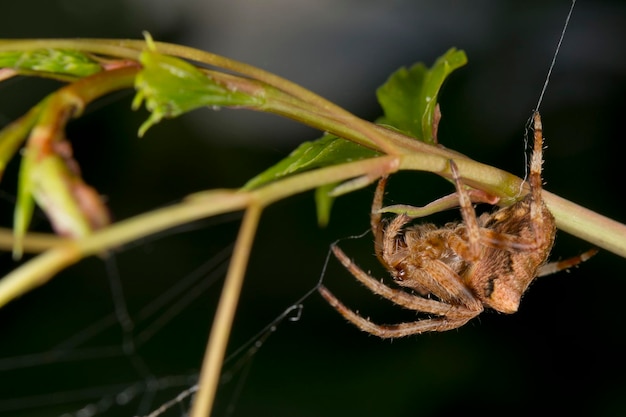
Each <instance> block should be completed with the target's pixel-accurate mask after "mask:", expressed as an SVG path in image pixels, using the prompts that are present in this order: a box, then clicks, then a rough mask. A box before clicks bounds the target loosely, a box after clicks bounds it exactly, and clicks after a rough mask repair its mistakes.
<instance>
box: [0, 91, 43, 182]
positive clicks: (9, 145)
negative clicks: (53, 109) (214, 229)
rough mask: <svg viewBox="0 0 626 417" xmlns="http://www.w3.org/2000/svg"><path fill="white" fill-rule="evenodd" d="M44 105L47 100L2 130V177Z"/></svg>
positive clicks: (0, 163) (0, 160)
mask: <svg viewBox="0 0 626 417" xmlns="http://www.w3.org/2000/svg"><path fill="white" fill-rule="evenodd" d="M44 105H45V100H44V101H43V102H41V103H40V104H38V105H37V106H35V107H33V108H32V109H30V110H29V112H28V113H26V114H25V115H24V116H22V117H20V118H19V119H17V120H16V121H14V122H12V123H10V124H9V125H7V126H5V127H4V128H3V129H2V130H0V178H2V174H4V169H5V168H6V166H7V164H8V163H9V161H10V160H11V158H13V156H14V155H15V152H17V150H18V148H19V147H20V145H21V144H22V142H24V139H26V136H27V135H28V132H30V130H31V129H32V127H33V126H34V125H35V123H36V122H37V118H38V117H39V114H40V113H41V109H42V107H43V106H44Z"/></svg>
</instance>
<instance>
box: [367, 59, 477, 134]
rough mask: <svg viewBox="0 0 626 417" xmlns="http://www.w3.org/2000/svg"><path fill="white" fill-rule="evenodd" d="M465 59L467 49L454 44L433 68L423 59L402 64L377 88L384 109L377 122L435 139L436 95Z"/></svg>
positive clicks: (465, 61)
mask: <svg viewBox="0 0 626 417" xmlns="http://www.w3.org/2000/svg"><path fill="white" fill-rule="evenodd" d="M466 63H467V57H466V55H465V52H463V51H459V50H457V49H455V48H452V49H450V50H448V52H446V53H445V54H444V55H443V56H441V57H440V58H439V59H437V61H436V62H435V64H434V65H433V66H432V68H430V69H428V68H426V66H424V64H422V63H419V64H415V65H413V66H412V67H411V68H409V69H407V68H404V67H403V68H400V69H399V70H397V71H396V72H395V73H393V74H392V75H391V77H390V78H389V79H388V80H387V82H386V83H385V84H384V85H383V86H381V87H380V88H379V89H378V90H377V91H376V95H377V97H378V101H379V103H380V105H381V106H382V108H383V112H384V116H383V117H382V118H380V119H379V120H378V121H377V122H378V123H380V124H386V125H390V126H393V127H395V128H396V129H399V130H400V131H402V132H403V133H405V134H407V135H409V136H413V137H415V138H418V139H420V140H421V141H424V142H426V143H435V142H436V138H435V137H434V136H433V118H434V115H435V108H436V106H437V95H438V94H439V90H440V89H441V86H442V85H443V82H444V81H445V79H446V78H447V77H448V75H450V73H452V71H454V70H455V69H457V68H459V67H462V66H463V65H465V64H466Z"/></svg>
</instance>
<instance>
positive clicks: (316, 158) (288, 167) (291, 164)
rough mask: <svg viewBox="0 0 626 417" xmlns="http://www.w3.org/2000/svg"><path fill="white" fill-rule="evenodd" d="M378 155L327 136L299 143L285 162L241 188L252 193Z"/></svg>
mask: <svg viewBox="0 0 626 417" xmlns="http://www.w3.org/2000/svg"><path fill="white" fill-rule="evenodd" d="M378 155H379V154H378V153H377V152H376V151H373V150H371V149H369V148H366V147H364V146H361V145H359V144H356V143H354V142H350V141H348V140H346V139H342V138H339V137H337V136H334V135H331V134H326V135H324V136H322V137H321V138H319V139H317V140H315V141H312V142H304V143H302V144H301V145H300V146H298V147H297V148H296V149H295V150H294V151H293V152H292V153H291V154H289V156H287V157H286V158H285V159H283V160H282V161H280V162H278V163H277V164H276V165H274V166H272V167H271V168H268V169H267V170H265V171H263V172H262V173H261V174H259V175H257V176H256V177H254V178H252V179H251V180H250V181H248V182H247V183H246V184H245V185H244V186H243V188H244V189H246V190H251V189H254V188H258V187H260V186H261V185H264V184H267V183H269V182H272V181H275V180H277V179H280V178H283V177H286V176H289V175H293V174H296V173H299V172H303V171H307V170H310V169H314V168H320V167H325V166H331V165H337V164H341V163H345V162H351V161H358V160H361V159H367V158H373V157H375V156H378Z"/></svg>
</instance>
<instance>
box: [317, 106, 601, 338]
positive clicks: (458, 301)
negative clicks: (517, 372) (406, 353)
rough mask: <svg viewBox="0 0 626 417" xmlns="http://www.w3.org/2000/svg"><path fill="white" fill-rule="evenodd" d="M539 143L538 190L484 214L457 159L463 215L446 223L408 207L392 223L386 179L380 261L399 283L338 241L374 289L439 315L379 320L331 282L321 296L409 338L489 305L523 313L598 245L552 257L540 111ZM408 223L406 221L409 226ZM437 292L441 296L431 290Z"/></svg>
mask: <svg viewBox="0 0 626 417" xmlns="http://www.w3.org/2000/svg"><path fill="white" fill-rule="evenodd" d="M533 129H534V147H533V152H532V156H531V161H530V173H529V185H530V192H529V193H528V194H527V195H526V196H525V197H523V198H522V199H521V200H519V201H518V202H516V203H514V204H512V205H510V206H508V207H504V208H500V209H497V210H495V211H494V212H492V213H485V214H482V215H481V216H479V217H477V216H476V213H475V211H474V208H473V206H472V199H471V197H470V194H469V191H468V190H466V189H465V188H464V187H463V183H462V179H461V176H460V175H459V171H458V168H457V166H456V164H455V163H454V161H453V160H450V161H449V163H450V169H451V173H452V178H453V180H454V184H455V188H456V195H454V194H453V196H455V197H454V198H455V201H456V200H458V205H459V206H460V211H461V216H462V218H463V222H456V223H448V224H446V225H444V226H443V227H437V226H435V225H433V224H421V225H412V226H407V223H408V222H409V221H410V220H411V217H409V216H408V215H406V214H399V215H397V216H396V217H395V218H394V219H393V220H391V222H390V223H389V224H388V225H387V226H386V227H385V226H383V224H382V215H381V208H382V202H383V195H384V190H385V185H386V182H387V178H386V177H383V178H381V179H380V180H379V182H378V186H377V187H376V192H375V195H374V201H373V203H372V214H371V218H370V219H371V227H372V232H373V234H374V239H375V251H376V256H377V258H378V260H379V261H380V262H381V263H382V265H383V266H384V267H385V268H386V269H387V270H388V271H389V273H390V274H391V276H392V277H393V280H394V281H395V283H396V284H397V285H398V286H400V287H405V288H408V289H410V290H412V291H411V292H407V291H405V290H403V289H395V288H391V287H389V286H387V285H386V284H384V283H382V282H380V281H378V280H376V279H375V278H373V277H372V276H370V275H369V274H367V273H365V272H364V271H363V270H362V269H360V268H359V267H358V266H357V265H356V264H355V263H354V262H353V261H351V260H350V259H349V258H348V256H346V254H345V253H344V252H343V251H342V250H341V249H340V248H339V247H338V246H337V245H333V246H332V251H333V253H334V255H335V256H336V257H337V259H339V261H340V262H341V263H342V264H343V266H344V267H345V268H346V269H348V271H349V272H350V273H351V274H352V275H354V277H355V278H356V279H357V280H359V281H360V282H361V283H363V284H364V285H365V286H366V287H367V288H368V289H369V290H370V291H372V292H373V293H375V294H378V295H380V296H382V297H384V298H386V299H388V300H390V301H392V302H393V303H395V304H397V305H399V306H402V307H404V308H407V309H410V310H414V311H417V312H421V313H426V314H428V315H431V317H430V318H424V319H420V320H417V321H414V322H408V323H399V324H386V325H379V324H375V323H373V322H371V321H370V320H369V319H366V318H364V317H362V316H360V315H359V314H357V313H355V312H354V311H352V310H350V309H349V308H347V307H346V306H345V305H344V304H343V303H341V301H339V300H338V299H337V298H336V297H335V296H334V295H333V294H332V293H331V292H330V291H329V290H328V289H327V288H326V287H325V286H323V285H320V287H319V291H320V293H321V295H322V296H323V297H324V298H325V299H326V301H328V302H329V303H330V305H331V306H332V307H333V308H335V309H336V310H337V311H338V312H339V313H340V314H341V315H342V316H344V317H345V318H346V319H347V320H348V321H350V322H352V323H353V324H354V325H356V326H357V327H358V328H359V329H361V330H363V331H365V332H368V333H370V334H373V335H376V336H379V337H381V338H393V337H403V336H408V335H413V334H420V333H423V332H429V331H439V332H441V331H446V330H451V329H455V328H458V327H460V326H462V325H464V324H465V323H467V322H468V321H469V320H471V319H472V318H474V317H476V316H478V315H479V314H480V313H481V312H482V311H483V310H484V308H485V307H488V308H492V309H494V310H496V311H499V312H501V313H507V314H510V313H515V312H516V311H517V309H518V307H519V303H520V299H521V297H522V294H523V293H524V292H525V291H526V289H527V288H528V286H529V285H530V283H531V282H532V281H533V280H534V279H535V278H536V277H538V276H543V275H548V274H552V273H554V272H557V271H560V270H563V269H566V268H569V267H572V266H574V265H576V264H578V263H580V262H583V261H585V260H587V259H588V258H589V257H591V256H593V255H594V254H595V253H596V252H597V250H596V249H591V250H589V251H587V252H585V253H583V254H582V255H579V256H577V257H574V258H570V259H567V260H564V261H560V262H551V263H546V261H547V259H548V255H549V254H550V250H551V249H552V246H553V244H554V237H555V234H556V225H555V221H554V217H553V216H552V214H551V213H550V211H549V210H548V208H547V207H546V205H545V203H544V201H543V199H542V197H541V193H542V179H541V164H542V162H543V161H542V147H543V134H542V124H541V117H540V115H539V113H538V112H535V113H534V114H533ZM405 226H406V227H405ZM431 296H434V297H431Z"/></svg>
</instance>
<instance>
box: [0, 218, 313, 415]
mask: <svg viewBox="0 0 626 417" xmlns="http://www.w3.org/2000/svg"><path fill="white" fill-rule="evenodd" d="M194 228H204V229H206V225H204V226H202V225H200V226H198V225H192V227H191V229H194ZM184 229H187V230H185V231H186V232H189V229H190V227H186V228H184ZM196 231H197V230H196ZM181 232H182V230H180V229H177V230H175V231H173V232H168V235H169V236H167V237H166V238H162V239H159V240H158V241H156V242H155V241H153V242H148V241H145V240H144V241H142V242H140V244H139V245H136V247H135V248H132V247H127V248H124V249H123V250H122V251H119V252H118V253H111V254H109V255H107V256H106V257H103V258H102V259H97V260H94V261H93V262H91V264H93V265H90V266H91V268H90V269H91V270H92V271H93V270H98V269H100V270H101V274H100V275H101V277H99V278H98V279H100V280H101V281H105V283H108V284H107V286H108V288H107V289H108V293H107V294H99V296H101V297H102V298H104V299H105V301H109V302H108V304H109V308H108V310H107V308H106V307H104V308H98V310H99V311H96V312H94V316H98V315H101V317H100V318H97V319H93V318H89V319H88V320H87V321H88V322H90V324H89V325H88V326H86V327H83V328H82V329H81V330H79V331H77V332H75V333H73V334H71V335H70V336H68V337H63V336H62V334H63V333H64V332H65V329H63V330H61V329H58V328H54V327H53V326H54V322H56V321H58V320H59V319H60V318H59V317H58V316H57V317H56V318H53V317H52V315H50V316H49V317H50V318H52V320H51V321H47V320H45V317H44V318H43V319H42V318H41V317H40V318H39V320H37V323H34V324H33V323H28V320H22V318H23V317H24V312H23V310H24V309H25V308H26V309H28V308H29V307H30V306H26V307H24V306H21V305H18V306H9V307H8V311H7V314H6V315H3V316H1V317H2V320H3V322H5V323H4V324H5V326H3V328H5V329H7V328H8V329H9V330H11V329H14V334H10V332H7V333H8V334H7V336H6V337H7V338H6V339H5V340H8V339H13V340H16V339H17V340H19V339H21V338H20V337H19V335H20V334H22V333H33V332H39V331H40V329H42V328H46V327H51V330H52V331H51V332H50V333H51V335H50V337H45V338H41V339H42V340H39V343H32V341H30V340H29V341H28V346H27V349H29V350H30V351H31V352H32V353H28V354H19V355H11V353H14V352H18V351H19V350H20V349H22V348H23V346H18V345H16V346H10V345H9V344H5V343H3V345H2V347H3V348H6V349H2V352H1V356H2V357H1V358H0V375H2V380H4V381H8V380H11V381H15V384H13V385H14V386H13V387H11V389H8V390H7V389H4V390H3V395H2V399H0V415H7V416H8V415H12V416H21V415H24V416H26V415H28V416H36V415H58V416H63V417H91V416H99V415H107V416H108V415H111V416H114V415H138V416H150V417H156V416H161V415H172V416H174V415H185V413H186V412H187V410H188V408H189V407H190V403H191V401H192V399H193V394H194V393H195V391H196V389H197V386H196V381H197V376H198V375H197V370H198V367H199V366H200V360H201V353H202V349H203V345H204V341H205V339H206V334H208V332H207V330H208V327H209V324H210V320H211V314H212V311H211V310H212V309H213V308H214V306H215V302H216V297H217V296H218V294H219V285H220V284H221V281H222V278H223V276H224V273H225V270H226V268H227V265H228V261H229V258H230V253H231V251H232V245H226V246H225V247H223V248H221V249H219V250H218V251H217V252H216V253H215V254H214V255H213V256H212V257H210V259H208V260H206V261H204V262H202V263H201V265H199V266H197V267H196V268H195V269H193V270H192V271H190V272H188V273H186V274H184V275H183V276H182V277H181V278H179V279H177V280H175V281H174V282H170V283H169V284H168V285H166V286H165V287H164V288H159V290H158V291H156V292H154V293H153V294H156V296H153V295H152V294H149V295H147V296H142V297H140V298H141V300H140V301H139V302H136V301H134V300H133V298H134V297H135V294H130V295H128V294H127V293H130V292H132V290H133V289H132V288H130V290H129V291H127V290H128V288H124V285H125V284H126V282H124V281H128V279H122V276H123V275H124V274H125V272H124V257H125V256H128V255H129V252H133V251H135V252H136V251H137V249H139V251H140V252H143V253H146V252H148V255H149V256H148V257H149V258H150V259H152V260H154V258H155V257H159V254H160V252H161V250H160V248H159V246H161V244H162V241H163V240H168V239H172V237H174V238H176V237H177V236H173V235H177V234H180V233H181ZM187 234H188V233H187ZM150 246H151V247H152V248H151V249H146V247H150ZM132 256H133V257H134V258H136V257H137V254H132ZM64 279H68V278H67V277H64V276H60V277H58V278H57V280H61V281H62V280H64ZM69 279H72V278H69ZM92 279H95V278H94V276H93V273H92V274H90V277H89V278H87V277H85V279H84V280H81V281H83V282H74V283H72V286H73V287H74V288H73V289H72V291H73V292H72V293H69V294H67V293H66V294H62V295H57V296H56V297H59V298H61V297H63V299H61V300H58V299H57V301H59V302H60V303H61V304H63V305H65V306H66V307H67V308H68V309H72V310H74V311H77V312H80V314H79V316H80V315H83V312H84V311H89V310H90V308H89V307H88V305H90V304H92V303H94V301H93V299H90V297H89V295H87V294H85V295H83V296H81V295H77V294H76V292H77V291H81V288H80V285H84V284H89V282H85V281H87V280H92ZM53 285H54V284H53ZM62 287H63V288H51V289H50V290H42V291H41V292H42V293H48V294H47V295H45V294H42V296H43V297H46V298H50V297H55V295H53V294H51V293H57V291H59V292H63V291H66V286H65V285H63V286H62ZM127 287H128V285H127ZM101 289H103V283H102V282H101V283H100V285H99V286H98V288H97V291H100V290H101ZM314 289H315V288H313V289H312V290H310V291H308V292H307V293H306V295H305V296H304V297H301V299H300V300H298V301H297V302H296V303H294V304H292V305H289V304H287V307H286V308H284V309H283V311H282V312H280V314H278V316H277V317H275V318H274V319H272V320H271V321H270V322H269V324H267V325H266V326H264V327H263V328H259V330H257V332H256V333H253V334H252V335H251V334H248V335H247V337H248V340H247V341H244V342H240V341H237V342H236V343H238V345H237V347H236V348H234V349H231V350H232V351H231V353H230V355H229V356H228V358H227V360H226V361H225V363H224V367H223V374H222V380H221V388H220V396H219V397H218V405H217V410H221V411H217V412H218V413H219V415H232V413H233V412H234V411H235V409H236V404H237V399H238V397H239V395H240V394H241V391H242V390H243V389H245V386H246V380H247V374H248V372H249V370H250V367H251V365H252V360H253V359H254V357H255V356H256V354H257V352H258V351H259V349H260V348H261V347H262V346H263V345H264V343H265V342H266V341H267V340H268V339H269V338H270V336H271V335H273V334H274V333H275V332H276V330H277V328H278V327H279V325H280V324H281V323H282V322H283V321H287V322H297V321H299V318H300V314H301V311H302V308H303V307H302V302H303V301H304V299H306V298H307V297H308V296H310V295H311V293H312V292H313V290H314ZM36 295H39V294H36ZM81 297H84V298H83V300H80V298H81ZM107 299H108V300H107ZM16 304H21V303H20V301H19V300H18V301H17V302H16ZM28 304H31V303H28ZM51 304H52V303H51ZM103 304H107V302H105V303H103ZM203 304H205V305H203ZM44 308H45V307H44ZM13 309H15V310H16V311H17V310H18V309H19V310H22V311H20V312H19V314H18V312H15V311H10V310H13ZM91 310H95V309H94V308H91ZM199 311H203V313H204V314H199ZM274 311H275V309H274ZM61 316H63V314H61ZM190 317H191V320H193V321H194V324H193V325H192V326H188V325H187V326H186V325H185V322H187V321H189V320H190ZM199 317H201V319H200V318H199ZM75 318H78V317H75ZM77 321H79V322H80V321H81V320H77ZM203 324H204V325H203ZM74 326H76V324H72V327H74ZM182 326H185V328H186V330H185V332H184V334H183V335H180V334H178V333H177V332H176V328H177V327H182ZM193 327H196V329H193ZM172 328H174V331H172ZM190 328H191V330H190ZM194 330H195V331H194ZM70 331H71V330H70ZM42 333H43V332H42ZM57 333H58V335H57ZM192 333H193V334H192ZM59 336H60V337H59ZM242 336H245V335H242ZM167 338H176V339H177V340H178V343H176V344H183V343H190V344H191V343H195V344H197V346H195V347H194V348H192V349H182V350H181V349H180V347H179V349H178V353H176V352H175V351H174V352H172V350H170V349H168V348H165V347H160V346H159V345H161V344H162V343H163V340H164V339H167ZM170 345H171V344H170ZM168 346H169V345H168ZM36 349H40V350H36ZM183 352H193V356H195V357H191V358H189V359H191V360H188V361H178V360H177V359H176V358H180V356H181V355H183ZM186 354H187V353H185V355H186ZM172 356H174V357H175V359H174V360H173V362H182V363H185V365H183V364H182V363H178V364H176V365H175V366H173V367H172V366H162V364H161V363H162V362H164V361H168V360H171V359H172ZM155 363H156V365H155ZM103 364H105V365H104V366H105V367H106V368H109V370H111V371H112V372H108V371H103ZM175 371H177V372H175ZM109 373H112V374H113V375H109ZM62 380H64V381H63V382H61V381H62ZM19 381H22V382H19ZM34 381H39V382H41V383H33V382H34ZM60 386H63V388H62V389H59V387H60ZM24 393H28V394H26V395H25V394H24Z"/></svg>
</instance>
